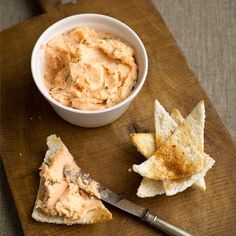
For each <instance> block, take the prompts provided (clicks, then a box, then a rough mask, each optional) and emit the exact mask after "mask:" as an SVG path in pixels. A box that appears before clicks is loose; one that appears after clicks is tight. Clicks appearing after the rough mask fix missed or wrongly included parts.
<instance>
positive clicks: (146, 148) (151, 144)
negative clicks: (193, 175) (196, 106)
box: [130, 104, 206, 197]
mask: <svg viewBox="0 0 236 236" xmlns="http://www.w3.org/2000/svg"><path fill="white" fill-rule="evenodd" d="M158 107H160V104H158V106H155V116H156V117H157V116H158V114H160V116H162V117H167V120H170V119H171V118H172V119H173V120H174V121H175V122H176V123H177V125H179V124H180V123H182V122H183V121H184V118H183V117H182V115H181V113H180V111H179V110H177V109H173V110H172V112H171V117H170V116H169V114H168V113H167V112H166V111H165V109H164V108H162V109H161V110H160V109H158ZM163 111H165V115H163V114H161V113H162V112H163ZM168 116H169V117H168ZM157 120H158V121H160V120H161V119H156V121H157ZM171 123H172V124H173V122H171ZM156 125H157V126H160V124H156ZM168 128H169V129H171V130H172V131H175V130H174V128H173V126H172V127H171V126H168ZM165 133H166V134H167V135H168V134H169V135H170V132H169V133H168V132H165ZM159 135H160V136H163V138H162V140H164V141H166V140H167V139H168V138H169V137H168V136H166V137H164V134H159ZM130 138H131V141H132V143H133V144H134V146H135V147H136V148H137V150H138V151H139V152H140V153H141V154H143V155H144V156H145V158H147V159H148V158H149V157H150V156H151V155H152V154H153V153H154V152H155V151H156V150H157V145H156V143H155V134H152V133H135V134H131V136H130ZM158 148H159V147H158ZM168 184H169V183H168ZM169 186H170V185H169ZM194 186H196V187H197V188H200V189H202V190H205V189H206V184H205V180H204V177H200V178H199V179H197V180H196V182H195V183H194ZM169 190H170V189H169ZM163 193H165V189H164V186H163V183H162V181H159V180H153V179H149V178H146V177H144V178H143V180H142V181H141V183H140V186H139V188H138V191H137V196H139V197H153V196H156V195H160V194H163Z"/></svg>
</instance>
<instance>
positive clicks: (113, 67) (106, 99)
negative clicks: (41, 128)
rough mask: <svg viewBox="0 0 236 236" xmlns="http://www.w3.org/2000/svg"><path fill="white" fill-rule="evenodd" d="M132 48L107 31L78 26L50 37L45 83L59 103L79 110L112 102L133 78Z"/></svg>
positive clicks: (125, 92) (125, 91) (128, 87)
mask: <svg viewBox="0 0 236 236" xmlns="http://www.w3.org/2000/svg"><path fill="white" fill-rule="evenodd" d="M137 76H138V75H137V64H136V62H135V58H134V49H133V48H132V47H131V46H130V45H128V43H126V42H124V41H123V40H122V39H120V38H119V37H117V36H115V35H112V34H110V33H105V32H99V31H95V30H94V29H91V28H86V27H81V28H77V29H73V30H71V31H69V32H66V33H63V34H61V35H58V36H55V37H54V38H52V39H51V40H50V41H49V42H48V43H47V45H46V48H45V74H44V78H45V84H46V87H47V88H48V90H49V93H50V95H51V96H52V97H53V98H54V99H55V100H57V101H58V102H60V103H61V104H63V105H65V106H68V107H73V108H75V109H80V110H98V109H104V108H107V107H111V106H114V105H115V104H117V103H119V102H121V101H122V100H124V99H125V98H126V97H128V96H129V94H130V93H131V91H132V89H133V87H134V86H135V84H136V81H137Z"/></svg>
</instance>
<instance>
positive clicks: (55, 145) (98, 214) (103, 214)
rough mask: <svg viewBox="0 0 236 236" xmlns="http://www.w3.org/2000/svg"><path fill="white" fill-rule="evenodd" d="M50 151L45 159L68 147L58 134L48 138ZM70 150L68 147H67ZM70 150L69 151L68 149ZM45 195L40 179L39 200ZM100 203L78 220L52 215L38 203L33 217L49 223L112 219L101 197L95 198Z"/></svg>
mask: <svg viewBox="0 0 236 236" xmlns="http://www.w3.org/2000/svg"><path fill="white" fill-rule="evenodd" d="M47 145H48V151H47V152H46V155H45V158H44V161H46V160H48V159H50V157H51V156H52V155H54V153H56V152H57V151H58V150H61V148H63V147H64V148H66V147H65V145H64V144H63V142H62V141H61V139H60V138H58V137H56V135H51V136H49V137H48V138H47ZM66 150H67V151H68V149H66ZM68 152H69V151H68ZM44 196H45V188H44V180H43V179H42V177H41V179H40V185H39V190H38V194H37V199H36V202H37V200H42V199H43V198H44ZM95 200H96V201H97V202H98V203H99V207H97V208H95V209H92V210H90V211H88V212H87V213H86V214H85V215H84V216H83V217H81V218H80V219H76V220H71V219H66V218H65V217H62V216H58V215H50V214H47V213H45V212H44V211H43V210H41V209H40V208H38V206H37V204H35V206H34V209H33V213H32V217H33V218H34V219H35V220H37V221H40V222H47V223H55V224H67V225H71V224H93V223H98V222H102V221H106V220H110V219H112V214H111V213H110V212H109V211H108V210H107V208H106V207H105V206H104V205H103V203H102V201H101V200H99V199H97V198H96V199H95Z"/></svg>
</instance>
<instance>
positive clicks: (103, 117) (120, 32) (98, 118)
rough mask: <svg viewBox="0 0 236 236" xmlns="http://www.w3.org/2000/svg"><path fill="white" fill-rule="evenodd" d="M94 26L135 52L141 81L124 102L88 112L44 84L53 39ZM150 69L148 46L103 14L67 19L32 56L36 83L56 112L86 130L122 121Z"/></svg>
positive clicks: (51, 29)
mask: <svg viewBox="0 0 236 236" xmlns="http://www.w3.org/2000/svg"><path fill="white" fill-rule="evenodd" d="M82 26H86V27H90V28H94V29H95V30H100V31H104V32H110V33H112V34H114V35H117V36H119V37H120V38H122V39H124V40H125V41H127V42H128V43H129V44H130V45H131V46H132V47H133V48H134V50H135V59H136V62H137V64H138V81H137V84H136V86H135V87H134V89H133V90H132V92H131V94H130V95H129V96H128V97H127V98H126V99H124V100H123V101H121V102H120V103H118V104H116V105H114V106H112V107H109V108H105V109H102V110H95V111H85V110H78V109H74V108H71V107H67V106H64V105H62V104H61V103H59V102H57V101H56V100H55V99H54V98H52V97H51V95H50V94H49V92H48V90H47V88H46V87H45V84H44V81H43V80H44V79H43V78H44V50H45V47H43V45H45V44H46V43H47V42H48V41H49V40H50V39H51V38H53V37H54V36H56V35H58V34H62V33H64V32H67V31H69V30H71V29H74V28H78V27H82ZM147 70H148V58H147V53H146V50H145V47H144V45H143V43H142V41H141V40H140V38H139V37H138V35H137V34H136V33H135V32H134V31H133V30H132V29H131V28H130V27H129V26H127V25H126V24H124V23H122V22H121V21H119V20H117V19H114V18H112V17H109V16H105V15H100V14H78V15H73V16H69V17H66V18H64V19H62V20H60V21H58V22H56V23H54V24H53V25H51V26H50V27H49V28H47V29H46V30H45V31H44V32H43V33H42V35H41V36H40V37H39V39H38V40H37V42H36V44H35V46H34V49H33V52H32V56H31V71H32V75H33V79H34V82H35V84H36V86H37V87H38V89H39V91H40V92H41V93H42V95H43V96H44V97H45V98H46V99H47V101H48V102H49V103H50V104H51V106H52V107H53V109H54V110H55V111H56V113H57V114H58V115H59V116H60V117H62V118H63V119H64V120H66V121H67V122H69V123H71V124H74V125H77V126H82V127H90V128H92V127H99V126H104V125H107V124H109V123H111V122H113V121H114V120H116V119H118V118H119V117H120V116H121V115H122V114H123V113H124V112H125V111H126V110H127V109H128V107H129V105H130V103H131V102H132V101H133V99H134V98H135V97H136V96H137V94H138V93H139V91H140V90H141V88H142V86H143V84H144V82H145V79H146V76H147Z"/></svg>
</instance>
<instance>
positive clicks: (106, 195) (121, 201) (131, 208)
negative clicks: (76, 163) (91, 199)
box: [64, 166, 191, 236]
mask: <svg viewBox="0 0 236 236" xmlns="http://www.w3.org/2000/svg"><path fill="white" fill-rule="evenodd" d="M64 175H65V177H66V178H68V179H69V180H70V181H71V182H72V183H75V184H77V183H78V182H77V181H78V179H80V180H82V182H83V184H84V185H85V186H92V185H93V186H94V185H96V189H97V191H98V193H99V194H97V193H93V192H91V191H89V193H90V194H92V195H94V196H95V197H97V198H99V199H101V200H102V201H104V202H107V203H109V204H110V205H112V206H115V207H117V208H119V209H121V210H123V211H125V212H127V213H129V214H132V215H134V216H136V217H138V218H140V219H141V220H143V221H145V222H146V223H148V224H150V225H152V226H154V227H156V228H158V229H160V230H162V231H163V232H165V233H167V234H169V235H175V236H191V234H189V233H187V232H186V231H184V230H182V229H179V228H177V227H176V226H174V225H172V224H169V223H167V222H165V221H164V220H162V219H160V218H158V217H157V216H156V215H153V214H151V213H150V212H149V210H148V209H146V208H144V207H141V206H139V205H137V204H135V203H133V202H131V201H129V200H127V199H125V198H123V197H122V196H121V195H119V194H117V193H114V192H113V191H111V190H110V189H108V188H106V187H104V186H102V185H101V184H100V183H98V182H97V181H95V180H94V179H92V178H91V177H90V175H89V174H87V173H84V172H83V171H82V170H81V169H80V168H79V169H76V170H73V169H71V168H70V167H69V166H66V167H65V168H64ZM80 187H81V188H82V189H83V185H80ZM84 190H85V191H88V188H84Z"/></svg>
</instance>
